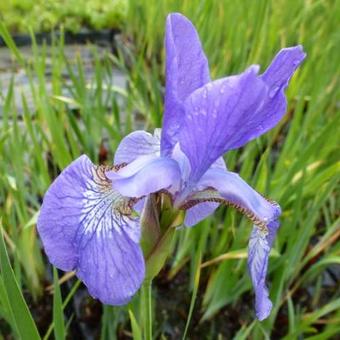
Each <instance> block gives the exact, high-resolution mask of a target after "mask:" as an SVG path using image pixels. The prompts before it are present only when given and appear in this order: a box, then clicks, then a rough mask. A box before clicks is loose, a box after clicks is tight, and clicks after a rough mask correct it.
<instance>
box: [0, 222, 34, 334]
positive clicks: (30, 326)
mask: <svg viewBox="0 0 340 340" xmlns="http://www.w3.org/2000/svg"><path fill="white" fill-rule="evenodd" d="M0 230H1V231H0V234H1V235H0V265H1V275H2V277H3V278H4V280H3V281H4V285H5V289H6V292H7V295H8V300H9V302H10V306H11V310H12V313H13V317H14V320H15V323H16V326H17V329H18V332H19V336H20V337H21V339H22V340H36V339H40V336H39V333H38V330H37V327H36V325H35V323H34V321H33V318H32V315H31V313H30V311H29V309H28V307H27V304H26V302H25V299H24V297H23V295H22V292H21V290H20V288H19V285H18V283H17V280H16V278H15V275H14V272H13V269H12V268H11V264H10V261H9V257H8V254H7V250H6V246H5V242H4V238H3V232H2V223H1V221H0Z"/></svg>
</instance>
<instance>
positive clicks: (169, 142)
mask: <svg viewBox="0 0 340 340" xmlns="http://www.w3.org/2000/svg"><path fill="white" fill-rule="evenodd" d="M165 49H166V84H165V108H164V120H163V131H162V138H161V152H162V155H163V156H166V155H167V156H168V155H170V153H171V150H172V149H173V147H174V146H175V144H176V142H177V140H178V138H177V134H178V132H179V128H180V125H181V121H182V118H183V114H184V110H183V102H184V100H185V98H186V97H187V96H189V95H190V94H191V93H192V92H193V91H194V90H196V89H198V88H199V87H201V86H203V85H204V84H206V83H207V82H208V81H209V80H210V77H209V66H208V61H207V58H206V56H205V54H204V52H203V49H202V45H201V43H200V40H199V37H198V34H197V32H196V29H195V27H194V26H193V25H192V23H191V22H190V21H189V20H188V19H187V18H186V17H184V16H183V15H182V14H179V13H173V14H170V15H169V16H168V18H167V21H166V32H165Z"/></svg>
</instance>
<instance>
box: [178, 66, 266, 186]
mask: <svg viewBox="0 0 340 340" xmlns="http://www.w3.org/2000/svg"><path fill="white" fill-rule="evenodd" d="M257 70H258V68H257V67H251V68H249V69H248V70H247V71H246V72H244V73H243V74H241V75H239V76H232V77H227V78H223V79H220V80H216V81H213V82H210V83H208V84H207V85H205V86H203V87H201V88H200V89H198V90H196V91H194V92H193V93H192V94H191V95H190V96H189V97H188V98H187V100H186V101H185V116H184V118H183V123H182V128H181V131H180V133H179V142H180V145H181V149H182V150H183V152H184V153H185V154H186V156H187V157H188V158H189V161H190V164H191V169H192V172H191V175H190V178H191V181H192V182H197V181H198V179H199V178H200V177H201V176H202V175H203V174H204V173H205V172H206V171H207V170H208V169H209V167H210V165H211V164H213V163H214V162H215V161H216V160H217V159H218V158H219V157H220V156H222V155H223V154H224V153H225V152H226V151H227V150H228V149H229V147H230V145H231V143H232V140H233V139H235V138H238V136H239V131H240V129H241V128H242V127H241V125H242V124H246V118H247V116H248V115H249V114H253V112H254V111H256V110H257V108H258V106H259V105H261V103H262V102H263V100H264V98H265V96H266V87H265V84H264V83H263V81H261V80H260V79H259V77H258V76H257Z"/></svg>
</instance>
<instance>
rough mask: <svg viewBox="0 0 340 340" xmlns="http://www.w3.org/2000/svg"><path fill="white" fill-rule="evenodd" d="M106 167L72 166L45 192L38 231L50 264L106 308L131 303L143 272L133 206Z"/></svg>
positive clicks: (80, 160) (85, 161)
mask: <svg viewBox="0 0 340 340" xmlns="http://www.w3.org/2000/svg"><path fill="white" fill-rule="evenodd" d="M104 172H105V168H104V167H96V166H94V165H93V164H92V162H91V161H90V160H89V159H88V158H87V157H86V156H81V157H79V158H78V159H77V160H75V161H74V162H72V163H71V164H70V165H69V166H68V167H67V168H66V169H65V170H64V171H63V172H62V173H61V174H60V175H59V176H58V177H57V179H56V180H55V181H54V182H53V183H52V185H51V186H50V188H49V190H48V191H47V193H46V195H45V197H44V201H43V205H42V207H41V211H40V215H39V219H38V224H37V225H38V232H39V235H40V237H41V240H42V243H43V246H44V249H45V252H46V254H47V256H48V258H49V260H50V262H51V263H52V264H54V265H55V266H56V267H58V268H60V269H62V270H65V271H69V270H75V271H76V273H77V276H78V277H79V278H80V279H81V280H82V281H83V282H84V283H85V285H86V286H87V287H88V290H89V292H90V294H91V295H92V296H94V297H96V298H98V299H99V300H100V301H102V302H103V303H107V304H112V305H120V304H124V303H127V302H128V301H129V300H130V298H131V297H132V296H133V295H134V294H135V293H136V291H137V290H138V289H139V287H140V285H141V283H142V281H143V279H144V272H145V265H144V258H143V253H142V251H141V248H140V246H139V238H140V226H139V222H138V220H136V219H134V218H132V217H131V205H132V204H133V202H132V201H131V200H130V199H127V198H125V197H123V196H121V195H120V194H119V193H118V192H117V191H114V190H113V189H112V186H111V183H110V182H109V181H108V179H107V178H106V177H105V174H104Z"/></svg>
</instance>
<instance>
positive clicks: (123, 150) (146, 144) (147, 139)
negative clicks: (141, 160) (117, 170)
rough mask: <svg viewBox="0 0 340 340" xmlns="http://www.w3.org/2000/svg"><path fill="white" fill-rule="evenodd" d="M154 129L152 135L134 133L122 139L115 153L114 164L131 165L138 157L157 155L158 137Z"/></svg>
mask: <svg viewBox="0 0 340 340" xmlns="http://www.w3.org/2000/svg"><path fill="white" fill-rule="evenodd" d="M158 130H160V129H156V130H155V133H154V134H153V135H152V134H151V133H149V132H146V131H142V130H140V131H134V132H131V133H130V134H128V135H127V136H126V137H124V138H123V139H122V141H121V142H120V144H119V145H118V148H117V150H116V153H115V158H114V164H122V163H131V162H132V161H134V160H135V159H137V158H138V157H140V156H146V155H159V153H160V136H159V132H158Z"/></svg>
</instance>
